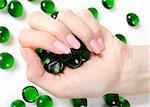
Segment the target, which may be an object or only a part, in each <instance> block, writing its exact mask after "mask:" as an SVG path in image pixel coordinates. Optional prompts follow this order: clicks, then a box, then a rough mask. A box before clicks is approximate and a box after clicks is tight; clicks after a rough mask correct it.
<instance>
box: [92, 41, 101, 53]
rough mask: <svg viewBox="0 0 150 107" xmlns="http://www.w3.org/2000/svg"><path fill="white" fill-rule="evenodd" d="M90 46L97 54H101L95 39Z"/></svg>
mask: <svg viewBox="0 0 150 107" xmlns="http://www.w3.org/2000/svg"><path fill="white" fill-rule="evenodd" d="M90 46H91V48H92V49H93V51H94V52H95V53H96V54H99V53H100V52H101V48H100V46H99V44H98V42H97V41H96V40H95V39H92V40H91V42H90Z"/></svg>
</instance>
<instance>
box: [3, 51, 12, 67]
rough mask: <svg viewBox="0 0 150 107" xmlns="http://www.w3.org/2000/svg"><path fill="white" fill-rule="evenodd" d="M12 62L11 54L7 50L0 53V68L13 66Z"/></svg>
mask: <svg viewBox="0 0 150 107" xmlns="http://www.w3.org/2000/svg"><path fill="white" fill-rule="evenodd" d="M14 63H15V61H14V57H13V56H12V55H11V54H9V53H7V52H3V53H0V68H2V69H10V68H12V67H13V66H14Z"/></svg>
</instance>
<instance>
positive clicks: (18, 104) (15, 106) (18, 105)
mask: <svg viewBox="0 0 150 107" xmlns="http://www.w3.org/2000/svg"><path fill="white" fill-rule="evenodd" d="M11 107H26V105H25V103H24V102H23V101H22V100H15V101H13V102H12V103H11Z"/></svg>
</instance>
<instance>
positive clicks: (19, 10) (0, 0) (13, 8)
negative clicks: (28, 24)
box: [0, 0, 23, 17]
mask: <svg viewBox="0 0 150 107" xmlns="http://www.w3.org/2000/svg"><path fill="white" fill-rule="evenodd" d="M6 6H7V8H8V13H9V14H10V15H11V16H13V17H21V16H22V15H23V6H22V4H21V3H20V2H19V1H18V0H11V1H10V2H9V3H8V2H7V0H0V9H4V8H5V7H6Z"/></svg>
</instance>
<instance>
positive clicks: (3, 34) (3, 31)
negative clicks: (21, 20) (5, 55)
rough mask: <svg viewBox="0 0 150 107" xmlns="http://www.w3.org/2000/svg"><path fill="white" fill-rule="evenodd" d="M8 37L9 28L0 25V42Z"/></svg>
mask: <svg viewBox="0 0 150 107" xmlns="http://www.w3.org/2000/svg"><path fill="white" fill-rule="evenodd" d="M9 39H10V33H9V30H8V29H7V28H6V27H4V26H0V43H6V42H8V40H9Z"/></svg>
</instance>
